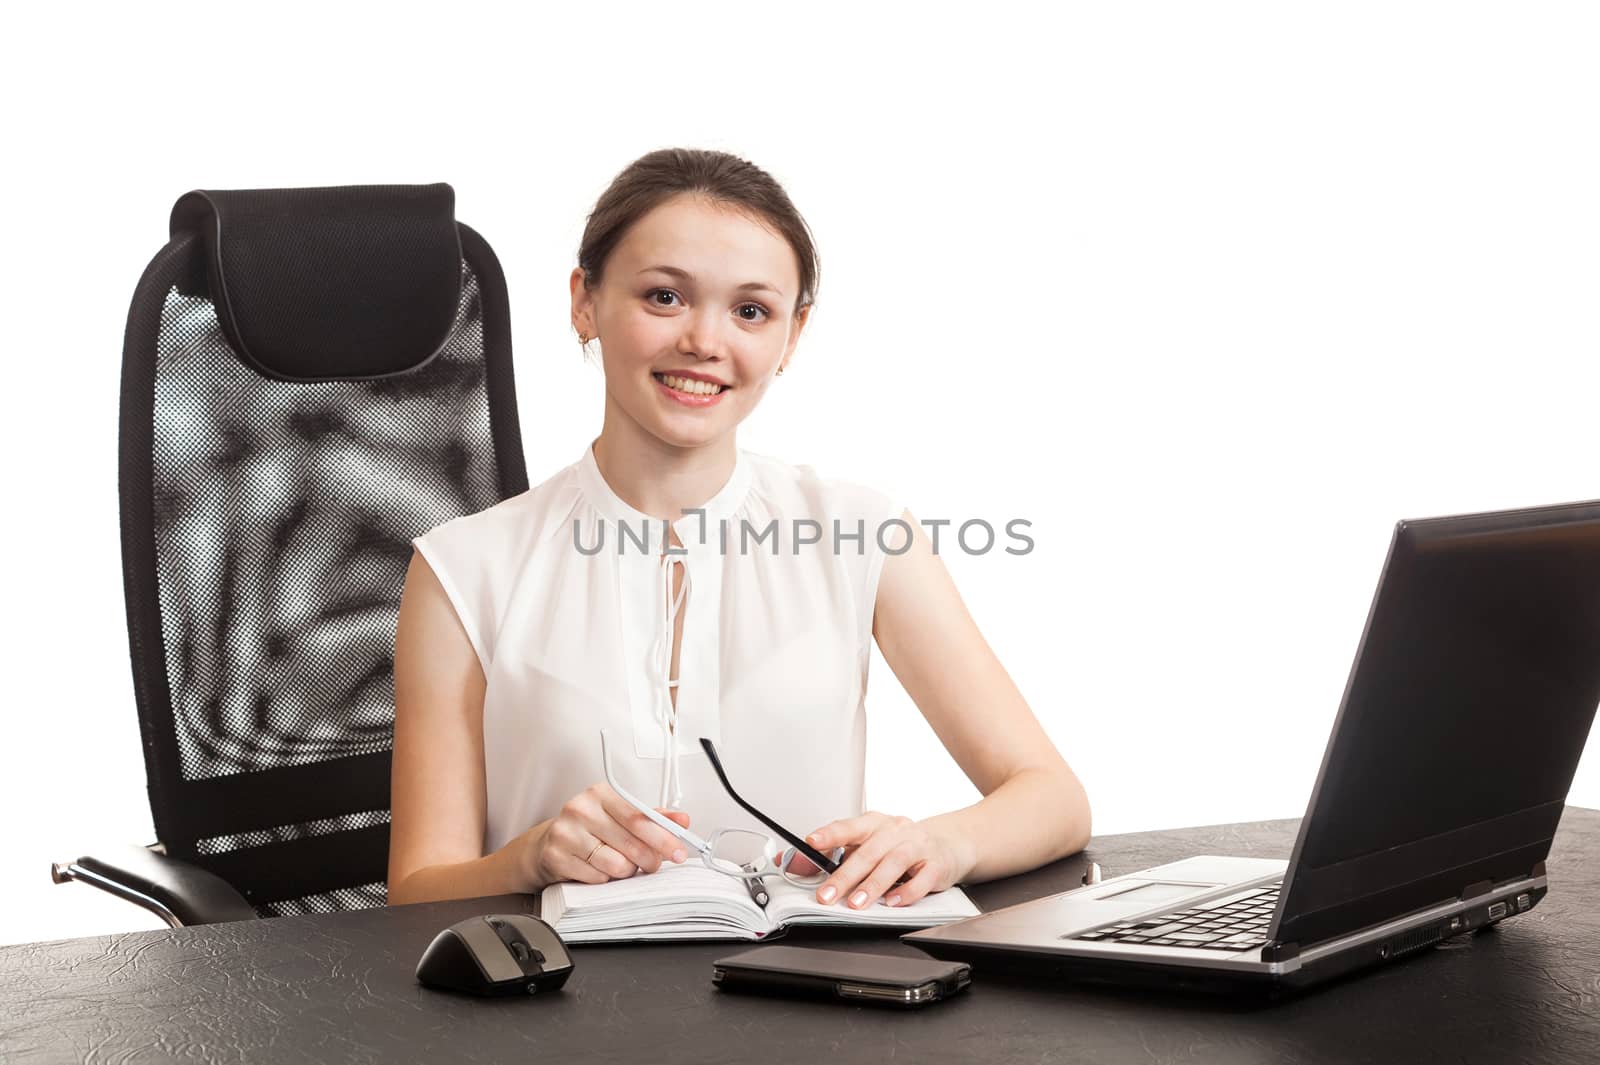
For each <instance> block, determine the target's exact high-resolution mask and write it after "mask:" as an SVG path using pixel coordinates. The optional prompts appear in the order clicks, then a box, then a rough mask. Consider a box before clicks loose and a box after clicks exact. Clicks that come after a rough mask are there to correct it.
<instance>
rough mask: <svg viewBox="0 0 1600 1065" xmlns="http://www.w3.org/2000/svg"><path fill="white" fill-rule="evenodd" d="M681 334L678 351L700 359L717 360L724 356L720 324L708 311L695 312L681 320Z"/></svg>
mask: <svg viewBox="0 0 1600 1065" xmlns="http://www.w3.org/2000/svg"><path fill="white" fill-rule="evenodd" d="M682 321H683V332H681V333H680V334H678V351H680V352H681V353H683V354H685V355H693V356H695V357H696V358H700V359H712V358H719V357H721V356H723V355H724V354H725V352H724V351H723V345H724V340H723V337H722V323H721V321H720V319H719V317H718V316H717V315H715V314H713V313H711V312H709V311H696V312H693V313H691V314H686V315H684V316H683V318H682Z"/></svg>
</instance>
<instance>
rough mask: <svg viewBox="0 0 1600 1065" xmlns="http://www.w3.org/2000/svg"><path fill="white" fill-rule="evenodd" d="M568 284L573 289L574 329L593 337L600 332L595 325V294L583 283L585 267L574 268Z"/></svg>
mask: <svg viewBox="0 0 1600 1065" xmlns="http://www.w3.org/2000/svg"><path fill="white" fill-rule="evenodd" d="M567 285H568V287H569V288H570V289H571V290H572V329H573V331H574V332H576V333H577V334H578V335H580V336H586V337H593V336H594V335H595V334H596V333H597V332H598V330H596V329H595V327H594V295H593V293H591V292H590V291H589V286H587V285H585V284H584V283H583V267H581V266H575V267H573V268H572V276H571V277H570V278H569V279H568V281H567Z"/></svg>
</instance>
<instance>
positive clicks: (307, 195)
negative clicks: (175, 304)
mask: <svg viewBox="0 0 1600 1065" xmlns="http://www.w3.org/2000/svg"><path fill="white" fill-rule="evenodd" d="M171 225H172V235H173V236H177V235H178V234H180V233H185V232H190V233H197V234H199V235H200V236H201V237H202V239H203V240H204V241H205V246H206V252H207V257H208V260H209V271H210V277H211V298H212V302H213V303H215V305H216V308H217V317H218V319H219V321H220V322H221V325H222V328H223V331H224V332H225V333H226V334H227V336H228V340H229V341H230V342H231V343H232V344H233V345H234V347H235V349H236V350H237V351H238V352H239V354H240V355H241V356H242V357H244V358H245V359H247V360H249V361H250V362H252V363H254V364H255V366H256V368H257V369H258V370H260V371H262V372H263V373H266V374H268V375H270V376H275V377H284V378H290V379H292V380H298V381H326V380H338V379H349V378H366V377H378V376H383V375H387V374H392V373H398V372H402V371H405V370H410V369H414V368H416V367H417V366H420V365H422V364H423V363H425V362H427V361H428V360H429V359H431V358H432V357H433V356H434V355H435V354H437V353H438V351H439V349H440V348H441V347H442V346H443V345H444V343H445V341H446V339H447V338H448V337H449V335H450V331H451V328H452V326H453V325H454V322H455V316H456V309H457V303H458V301H459V300H460V297H461V238H460V234H459V233H458V232H457V230H456V222H455V190H454V189H452V188H451V187H450V186H449V185H446V184H444V183H442V182H441V183H439V184H435V185H348V186H340V187H336V188H309V189H233V190H227V191H206V190H197V191H194V192H190V193H188V194H186V195H184V196H182V197H181V198H179V200H178V202H177V203H176V204H174V205H173V208H172V224H171Z"/></svg>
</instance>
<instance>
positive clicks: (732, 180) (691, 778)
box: [389, 150, 1089, 908]
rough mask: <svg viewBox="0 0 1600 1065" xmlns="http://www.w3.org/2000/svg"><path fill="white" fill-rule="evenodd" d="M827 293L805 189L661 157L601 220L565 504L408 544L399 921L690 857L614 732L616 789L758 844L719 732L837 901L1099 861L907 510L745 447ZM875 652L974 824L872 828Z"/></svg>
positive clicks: (589, 248)
mask: <svg viewBox="0 0 1600 1065" xmlns="http://www.w3.org/2000/svg"><path fill="white" fill-rule="evenodd" d="M817 273H818V269H817V258H816V253H815V250H814V248H813V246H812V242H811V236H810V233H809V230H808V229H807V227H806V225H805V222H804V221H803V220H802V219H801V217H800V215H799V214H798V213H797V212H796V210H795V208H794V206H793V204H791V203H790V201H789V198H788V196H787V195H786V194H785V193H784V192H783V190H782V189H781V188H780V187H779V186H778V185H777V183H776V182H775V181H773V180H772V178H771V177H770V176H769V175H767V174H766V173H765V172H764V171H762V170H760V169H759V168H757V167H755V166H753V165H751V164H749V163H747V162H745V161H743V160H740V159H737V158H735V157H733V156H729V155H726V154H723V153H720V152H704V151H687V150H666V151H659V152H653V153H651V154H649V155H646V156H644V157H643V158H641V159H639V160H638V161H636V162H635V163H633V164H632V165H631V166H629V167H628V168H627V169H626V170H624V171H623V172H622V173H621V174H619V175H618V176H617V178H616V179H615V181H613V183H612V185H611V187H610V188H609V189H607V191H606V192H605V194H604V195H602V196H601V198H600V200H599V202H598V203H597V204H596V207H595V210H594V212H593V213H592V214H591V215H590V217H589V220H588V225H587V227H586V229H585V232H584V236H583V242H582V246H581V248H580V250H579V255H578V266H577V267H576V268H575V269H574V270H573V272H572V277H571V294H572V324H573V327H574V329H575V331H576V332H577V335H578V339H579V342H580V344H582V345H583V346H584V350H585V352H586V353H589V345H590V344H591V343H594V342H598V343H599V344H600V345H601V362H602V365H603V369H604V372H605V380H606V401H605V417H604V422H603V425H602V428H601V431H600V435H599V436H598V437H597V438H596V439H595V440H594V441H593V443H592V445H591V446H590V447H589V448H588V449H586V450H585V451H584V454H583V456H582V457H581V458H580V459H579V460H578V461H577V462H575V463H573V464H572V465H571V466H568V467H567V468H566V469H564V470H562V471H561V472H559V473H557V474H556V475H555V476H554V477H552V478H550V479H549V480H547V481H545V482H544V483H543V484H541V485H538V486H537V487H535V488H533V489H531V490H529V491H528V492H525V493H523V494H522V495H519V496H516V497H514V498H512V499H509V500H506V501H504V502H503V503H501V504H499V505H497V506H495V507H492V508H489V509H488V510H486V511H483V512H481V513H479V514H474V515H469V516H466V517H463V518H458V519H456V520H454V521H451V522H447V523H445V524H444V525H442V526H440V527H439V528H437V529H434V530H432V531H430V532H429V533H428V534H427V535H426V536H423V537H419V538H418V539H417V540H416V541H415V544H416V547H417V552H416V554H414V555H413V558H412V562H411V568H410V571H409V573H408V575H407V578H406V587H405V593H404V597H403V599H402V602H401V608H400V620H399V630H398V634H397V639H396V652H395V695H396V711H397V712H396V720H395V740H394V770H393V801H392V805H393V823H392V837H391V844H390V857H389V901H390V902H391V903H404V902H418V901H423V900H429V899H440V898H452V897H466V896H478V895H494V894H501V893H509V892H531V891H537V890H539V889H541V888H543V887H544V886H545V885H547V884H551V883H555V882H557V881H563V880H575V881H581V882H584V883H600V882H604V881H607V880H610V879H617V878H624V877H629V876H633V875H634V874H635V873H636V872H638V871H641V870H642V871H645V872H654V871H655V870H656V869H658V868H659V867H660V866H661V863H663V862H666V861H683V860H684V859H685V857H686V856H685V854H684V852H683V848H682V845H681V844H680V843H679V842H678V841H677V840H676V839H674V838H673V837H672V835H671V834H670V833H668V832H666V831H664V830H662V829H661V828H660V827H659V826H657V825H654V824H652V823H651V822H650V821H649V820H648V819H647V818H645V817H644V816H642V815H641V814H640V813H639V812H637V811H636V810H634V809H632V808H630V807H629V806H628V805H627V804H626V803H625V802H623V801H622V800H621V799H620V798H619V797H618V795H617V794H616V793H615V792H614V791H613V790H612V789H611V788H610V787H609V786H608V785H606V784H605V783H604V778H603V775H602V772H601V764H600V757H599V755H600V745H599V733H600V730H601V729H602V728H606V729H609V730H611V731H610V733H608V734H609V735H612V736H617V737H620V738H621V742H614V743H612V744H611V746H612V749H613V752H614V753H613V755H612V757H613V760H614V761H615V762H616V763H617V765H616V771H617V773H618V774H619V776H618V783H619V784H620V785H621V786H623V787H625V788H626V789H627V790H629V791H631V792H634V793H635V794H650V793H652V792H653V791H654V790H656V787H657V784H658V783H659V794H660V799H659V803H660V806H659V808H660V810H661V811H662V812H663V813H666V814H667V815H668V816H670V817H672V818H673V819H674V820H675V821H677V822H678V823H679V824H682V825H685V826H687V825H688V824H689V823H690V812H691V811H692V812H693V814H694V818H695V824H696V829H697V831H699V832H700V833H701V834H709V833H710V832H711V831H713V830H715V829H717V828H720V827H726V826H739V827H746V826H749V827H759V826H755V825H754V824H753V822H751V821H750V819H748V818H747V817H746V816H745V815H744V814H743V811H741V810H739V809H738V808H737V807H736V806H735V805H733V804H732V803H731V802H730V801H729V799H728V796H727V795H726V793H725V792H724V790H723V789H722V788H721V786H720V784H719V783H718V781H717V780H716V778H715V777H714V775H713V774H712V773H711V772H710V770H709V768H708V766H707V764H706V759H705V758H704V757H703V755H702V753H701V751H700V750H699V747H698V744H697V743H696V742H695V741H696V740H697V739H698V738H699V737H701V736H707V737H710V738H712V739H713V740H714V742H715V743H716V745H717V748H718V750H719V752H720V754H721V757H722V760H723V762H724V764H725V765H726V766H727V771H728V773H729V774H730V777H731V778H732V780H734V781H738V782H741V783H740V785H739V787H740V790H741V793H742V794H743V795H744V797H745V798H746V799H748V800H750V801H752V802H754V803H755V804H756V805H757V806H759V807H760V808H762V810H763V811H764V812H766V813H767V814H769V815H770V816H772V817H774V818H775V819H776V820H778V821H779V823H781V824H783V825H785V826H787V827H789V828H791V829H793V828H797V827H798V828H800V829H801V830H802V831H809V832H810V835H809V836H808V841H809V842H811V843H812V844H813V846H815V847H818V848H822V849H826V850H834V849H837V848H845V849H846V855H847V856H846V858H845V859H844V861H843V862H842V864H840V866H839V868H838V869H837V870H835V871H834V872H833V873H832V874H831V875H829V876H828V877H827V878H826V880H825V881H823V882H822V883H820V884H818V885H817V888H816V893H817V899H818V901H820V902H822V903H825V904H826V903H832V902H834V901H835V900H838V901H839V902H840V904H843V905H849V906H852V907H855V908H861V907H865V906H870V905H873V904H875V903H878V902H879V901H880V900H881V901H882V902H884V903H885V904H888V905H909V904H911V903H913V902H915V901H917V900H918V899H920V898H922V897H923V896H924V895H926V894H928V893H929V892H935V891H941V890H943V889H945V888H948V887H950V886H951V885H953V884H956V883H957V882H959V881H976V880H986V879H991V878H994V877H1000V876H1006V875H1009V874H1012V873H1017V872H1021V871H1024V870H1027V869H1031V868H1033V867H1035V866H1038V865H1041V864H1043V863H1045V862H1048V861H1052V860H1054V859H1056V858H1059V857H1062V856H1064V855H1067V854H1070V853H1073V852H1075V851H1077V850H1080V849H1081V848H1082V847H1083V846H1084V844H1085V843H1086V842H1087V841H1088V838H1089V806H1088V801H1087V798H1086V796H1085V794H1084V791H1083V788H1082V786H1081V785H1080V784H1079V782H1078V780H1077V778H1076V777H1075V776H1074V774H1073V772H1072V770H1071V769H1070V768H1068V766H1067V764H1066V762H1065V761H1063V760H1062V758H1061V756H1060V755H1059V754H1058V753H1057V752H1056V750H1055V748H1054V747H1053V746H1052V745H1051V743H1050V740H1049V738H1048V737H1047V736H1046V734H1045V732H1044V730H1043V729H1042V728H1041V727H1040V726H1039V723H1038V722H1037V720H1036V719H1035V718H1034V716H1033V714H1032V712H1031V711H1030V709H1029V708H1028V706H1027V704H1026V702H1024V700H1023V698H1022V695H1021V694H1020V693H1019V692H1018V690H1017V688H1016V686H1015V685H1014V684H1013V683H1012V681H1011V679H1010V677H1009V676H1008V675H1007V674H1006V671H1005V670H1004V669H1003V668H1002V667H1001V665H1000V663H999V661H998V660H997V659H996V658H995V656H994V654H993V652H992V651H991V650H990V649H989V647H988V645H987V644H986V643H985V642H984V639H983V637H982V635H981V634H980V633H979V632H978V629H977V627H976V626H975V625H974V624H973V622H972V619H971V618H970V616H969V615H968V614H967V611H966V609H965V607H964V605H963V604H962V601H961V598H960V596H959V595H958V594H957V592H956V589H955V587H954V585H953V584H952V583H951V580H950V577H949V574H948V573H947V572H946V570H945V567H944V565H943V563H942V562H941V561H940V560H939V558H938V556H937V555H936V554H935V553H934V552H933V550H932V546H931V545H930V543H929V541H928V539H927V537H926V535H925V533H924V532H923V531H922V530H921V528H920V527H919V526H918V524H917V521H916V519H915V518H914V517H913V516H912V514H911V512H910V511H909V510H904V509H903V508H901V507H899V506H898V505H895V504H894V502H893V501H892V500H890V499H888V498H887V497H885V496H883V495H881V494H880V493H878V492H875V491H873V490H871V489H868V488H866V487H864V486H861V485H856V484H852V483H850V482H845V481H838V480H825V479H823V478H820V477H818V476H817V475H816V474H815V473H814V471H812V470H811V469H810V468H809V467H805V466H790V465H787V464H785V463H782V462H779V461H777V460H775V459H771V458H768V457H765V456H761V455H755V454H752V453H749V452H746V451H743V450H742V449H740V448H739V447H738V446H737V444H736V442H735V431H736V430H737V428H738V426H739V423H740V422H742V421H743V420H744V419H745V418H746V417H748V416H749V415H750V413H751V412H752V411H753V410H754V409H755V408H756V406H757V404H759V403H760V401H761V398H762V396H763V395H764V394H765V393H766V390H767V389H768V388H769V387H771V386H772V385H773V384H774V382H775V380H776V379H777V378H778V377H780V376H781V375H782V374H783V373H784V371H785V369H786V368H787V367H788V366H789V365H790V363H791V361H792V360H793V358H794V353H795V348H796V345H797V344H798V342H799V339H800V333H801V331H802V330H803V329H804V327H805V324H806V321H807V319H808V318H809V316H810V313H811V308H812V305H813V299H814V293H815V288H816V284H817ZM896 518H898V519H900V520H901V521H902V522H903V523H904V524H901V525H896V524H895V523H894V521H893V519H896ZM669 523H670V524H669ZM907 538H909V541H910V542H909V544H907V542H906V540H907ZM752 541H753V542H754V546H753V547H752V546H751V543H752ZM874 638H875V639H876V640H877V643H878V646H879V648H880V649H881V650H882V652H883V657H884V659H885V661H887V662H888V663H889V666H890V667H891V668H892V669H893V670H894V672H895V675H896V676H897V677H898V678H899V679H900V681H901V683H902V684H903V685H904V686H905V688H906V690H907V692H908V693H909V694H910V695H911V697H912V698H913V699H914V700H915V702H916V704H917V707H918V708H919V709H920V710H921V711H922V713H923V714H924V716H926V718H927V719H928V722H929V724H930V725H931V726H932V727H933V729H934V731H935V733H936V734H937V735H938V736H939V737H940V739H941V740H942V741H943V742H944V745H945V747H946V749H947V750H949V752H950V754H951V755H952V756H953V757H954V758H955V760H956V762H957V763H958V764H959V765H960V766H961V768H962V769H963V770H964V771H965V772H966V774H967V776H968V777H969V778H970V779H971V780H972V782H973V784H974V785H976V787H977V788H978V790H979V791H980V792H981V793H982V794H983V796H984V797H983V799H982V800H981V801H980V802H977V803H975V804H974V805H972V806H969V807H967V808H965V809H960V810H956V811H953V812H950V813H946V814H941V815H939V816H936V817H931V818H928V819H927V820H924V821H911V820H908V819H907V818H904V817H891V816H888V815H885V814H881V813H875V812H868V813H862V812H861V802H862V800H861V795H862V776H863V753H864V749H865V716H864V709H865V707H864V697H865V691H866V673H867V662H868V661H869V658H870V654H869V652H870V647H871V640H872V639H874Z"/></svg>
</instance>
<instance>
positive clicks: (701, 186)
mask: <svg viewBox="0 0 1600 1065" xmlns="http://www.w3.org/2000/svg"><path fill="white" fill-rule="evenodd" d="M686 192H688V193H696V194H698V195H701V196H705V197H706V198H708V199H710V200H713V201H715V202H717V203H722V204H727V205H728V206H731V207H734V208H736V209H738V210H741V211H744V212H746V213H747V214H750V215H752V216H754V217H755V218H756V219H758V220H760V221H763V222H765V223H766V224H767V225H770V226H771V227H772V228H773V229H776V230H777V231H778V234H779V235H780V236H782V237H783V239H784V240H786V241H788V242H789V247H790V248H792V249H794V257H795V259H796V260H797V261H798V263H799V266H800V294H799V296H797V297H796V299H795V303H794V309H795V311H796V312H798V311H799V310H800V309H801V308H802V307H809V306H810V305H811V304H812V303H813V302H814V301H815V300H816V297H817V283H818V281H819V279H820V275H821V272H822V264H821V262H820V261H819V260H818V257H817V249H816V245H815V243H813V241H812V239H811V230H810V228H809V227H808V226H807V225H806V222H805V219H804V218H801V217H800V212H799V211H797V210H795V206H794V204H793V203H792V202H790V200H789V194H788V193H786V192H784V191H783V186H781V185H779V184H778V183H777V181H775V180H773V177H772V175H771V174H768V173H767V172H766V171H765V170H762V169H761V168H760V167H759V166H756V165H755V164H754V163H750V162H746V161H745V160H743V159H740V158H739V157H738V156H735V155H729V154H728V153H727V152H716V151H706V150H702V149H697V148H663V149H661V150H660V151H654V152H651V153H649V154H648V155H643V156H640V157H639V158H638V159H635V160H634V161H633V162H632V163H630V164H628V166H627V168H626V169H624V170H623V171H622V173H620V174H618V175H617V176H616V177H615V178H613V179H612V181H611V184H610V186H608V187H607V188H606V191H605V192H603V193H601V194H600V199H599V200H598V201H597V202H596V203H595V205H594V210H593V211H591V212H590V213H589V221H588V223H587V224H586V225H585V226H584V227H583V240H582V242H581V243H580V244H579V246H578V265H579V266H580V267H582V268H583V283H584V285H585V287H588V288H593V287H594V286H596V285H598V284H599V283H600V275H601V271H603V270H604V269H605V265H606V260H607V259H608V258H610V256H611V252H612V251H613V250H614V249H615V248H616V246H617V244H618V243H619V242H620V241H621V240H622V237H623V235H624V234H625V233H627V231H628V229H629V228H630V227H631V226H632V225H633V224H634V223H635V222H637V221H638V220H639V219H641V218H643V217H644V216H645V215H646V214H648V213H649V212H650V211H652V210H654V209H655V208H656V207H658V206H660V205H661V204H662V203H664V202H665V201H667V200H668V199H670V198H672V197H673V196H677V195H679V194H681V193H686Z"/></svg>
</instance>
